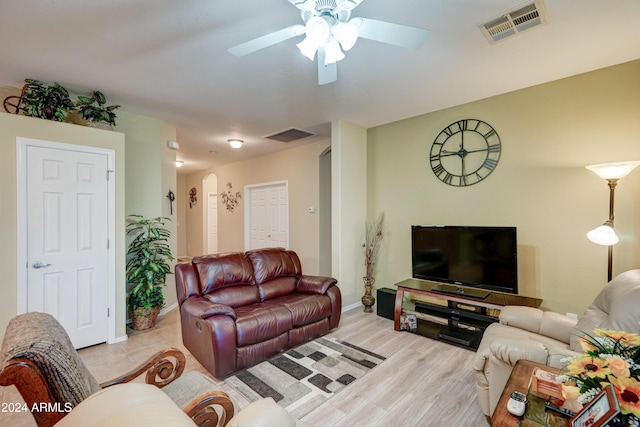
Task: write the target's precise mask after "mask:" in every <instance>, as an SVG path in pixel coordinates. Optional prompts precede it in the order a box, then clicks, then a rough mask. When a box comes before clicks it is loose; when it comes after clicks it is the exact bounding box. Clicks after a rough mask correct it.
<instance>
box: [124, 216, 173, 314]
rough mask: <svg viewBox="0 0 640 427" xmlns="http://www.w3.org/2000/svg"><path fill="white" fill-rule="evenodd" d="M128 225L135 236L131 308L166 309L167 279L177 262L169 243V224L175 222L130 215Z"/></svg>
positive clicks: (130, 258)
mask: <svg viewBox="0 0 640 427" xmlns="http://www.w3.org/2000/svg"><path fill="white" fill-rule="evenodd" d="M128 221H129V223H128V224H127V234H131V235H135V237H134V239H133V240H132V241H131V243H130V244H129V250H128V251H127V258H128V261H127V282H128V283H129V285H130V286H131V289H130V291H129V301H128V304H129V308H130V309H131V310H132V311H133V310H135V309H136V308H145V309H150V308H152V307H164V295H163V293H162V288H163V287H164V285H165V278H166V275H167V274H171V265H170V264H169V261H171V260H173V255H172V254H171V248H170V247H169V243H168V239H169V237H171V233H170V232H169V230H167V229H166V228H165V222H166V221H171V219H169V218H165V217H157V218H150V219H148V218H144V217H142V216H141V215H129V218H128Z"/></svg>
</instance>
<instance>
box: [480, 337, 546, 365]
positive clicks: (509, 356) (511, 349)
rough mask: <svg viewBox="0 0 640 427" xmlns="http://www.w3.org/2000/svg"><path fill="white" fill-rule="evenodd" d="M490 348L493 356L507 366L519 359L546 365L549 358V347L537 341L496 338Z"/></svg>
mask: <svg viewBox="0 0 640 427" xmlns="http://www.w3.org/2000/svg"><path fill="white" fill-rule="evenodd" d="M490 349H491V350H490V352H491V355H492V356H493V357H495V358H496V359H498V360H500V361H502V362H504V363H506V364H507V365H509V366H515V364H516V362H517V361H518V360H520V359H525V360H531V361H532V362H537V363H541V364H543V365H546V364H547V360H548V358H549V349H548V348H547V346H546V345H544V344H543V343H541V342H539V341H531V340H516V339H504V340H501V339H497V340H495V341H494V342H493V343H491V346H490Z"/></svg>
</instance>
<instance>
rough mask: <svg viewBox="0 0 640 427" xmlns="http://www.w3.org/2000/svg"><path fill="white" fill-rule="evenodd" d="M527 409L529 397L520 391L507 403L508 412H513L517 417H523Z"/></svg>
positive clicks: (514, 393)
mask: <svg viewBox="0 0 640 427" xmlns="http://www.w3.org/2000/svg"><path fill="white" fill-rule="evenodd" d="M526 408H527V396H526V395H525V394H523V393H520V392H519V391H514V392H513V393H511V397H510V398H509V401H508V402H507V411H509V412H511V413H512V414H513V415H515V416H516V417H521V416H522V414H524V410H525V409H526Z"/></svg>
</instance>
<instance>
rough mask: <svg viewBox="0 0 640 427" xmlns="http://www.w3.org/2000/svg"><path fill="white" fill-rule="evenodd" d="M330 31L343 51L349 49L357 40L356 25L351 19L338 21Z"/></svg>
mask: <svg viewBox="0 0 640 427" xmlns="http://www.w3.org/2000/svg"><path fill="white" fill-rule="evenodd" d="M331 31H332V33H333V36H334V37H335V38H336V40H338V42H340V46H342V49H343V50H344V51H345V52H346V51H348V50H349V49H351V48H352V47H353V45H355V44H356V41H358V25H356V24H355V23H353V22H351V21H349V22H338V23H336V25H335V26H334V27H333V29H332V30H331Z"/></svg>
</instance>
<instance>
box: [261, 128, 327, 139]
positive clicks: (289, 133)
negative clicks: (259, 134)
mask: <svg viewBox="0 0 640 427" xmlns="http://www.w3.org/2000/svg"><path fill="white" fill-rule="evenodd" d="M311 135H315V134H313V133H311V132H307V131H306V130H302V129H296V128H291V129H287V130H284V131H282V132H278V133H274V134H273V135H267V136H265V138H267V139H273V140H274V141H280V142H293V141H297V140H299V139H302V138H306V137H308V136H311Z"/></svg>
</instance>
